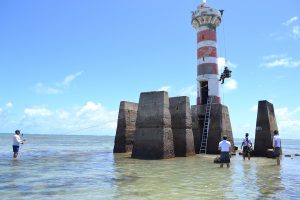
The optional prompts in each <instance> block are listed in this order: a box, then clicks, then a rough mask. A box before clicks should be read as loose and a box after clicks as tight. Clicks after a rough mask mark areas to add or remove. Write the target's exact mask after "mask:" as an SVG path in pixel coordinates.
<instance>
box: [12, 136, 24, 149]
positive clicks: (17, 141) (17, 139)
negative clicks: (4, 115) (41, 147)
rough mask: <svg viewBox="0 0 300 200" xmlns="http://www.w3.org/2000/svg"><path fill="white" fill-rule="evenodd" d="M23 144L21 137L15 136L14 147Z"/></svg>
mask: <svg viewBox="0 0 300 200" xmlns="http://www.w3.org/2000/svg"><path fill="white" fill-rule="evenodd" d="M21 142H22V140H21V137H20V136H19V135H17V134H15V135H14V137H13V145H14V146H19V144H20V143H21Z"/></svg>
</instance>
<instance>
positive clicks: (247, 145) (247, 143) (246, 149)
mask: <svg viewBox="0 0 300 200" xmlns="http://www.w3.org/2000/svg"><path fill="white" fill-rule="evenodd" d="M251 148H252V142H251V140H250V139H249V133H246V134H245V139H244V140H243V142H242V145H241V149H243V159H244V160H245V157H246V155H247V156H248V160H250V152H251Z"/></svg>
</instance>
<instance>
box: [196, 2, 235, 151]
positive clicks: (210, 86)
mask: <svg viewBox="0 0 300 200" xmlns="http://www.w3.org/2000/svg"><path fill="white" fill-rule="evenodd" d="M222 15H223V10H217V9H215V8H212V7H209V6H208V5H207V4H206V2H205V1H203V3H201V4H200V5H199V6H198V7H197V9H196V10H195V11H194V12H193V13H192V26H193V27H194V28H195V29H196V31H197V79H196V80H197V104H196V105H194V106H192V124H193V135H194V146H195V151H196V153H208V154H216V153H218V152H219V150H218V144H219V141H220V140H221V139H222V137H223V136H224V135H226V136H227V140H228V141H230V142H231V144H232V147H233V146H234V142H233V134H232V129H231V123H230V117H229V111H228V107H227V106H226V105H222V104H221V98H220V92H219V84H220V83H219V72H218V59H217V58H218V55H217V28H218V26H219V25H220V24H221V18H222ZM228 71H229V70H228ZM229 72H231V71H229ZM222 74H223V77H225V78H228V77H230V74H227V73H225V71H224V72H223V73H222ZM221 77H222V76H221ZM222 83H223V81H222ZM232 150H233V149H232Z"/></svg>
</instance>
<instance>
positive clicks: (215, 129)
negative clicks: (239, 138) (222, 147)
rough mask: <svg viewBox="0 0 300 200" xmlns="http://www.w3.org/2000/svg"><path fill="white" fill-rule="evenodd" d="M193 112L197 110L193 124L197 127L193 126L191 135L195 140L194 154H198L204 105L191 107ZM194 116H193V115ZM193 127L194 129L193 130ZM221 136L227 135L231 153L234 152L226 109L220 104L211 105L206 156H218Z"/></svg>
mask: <svg viewBox="0 0 300 200" xmlns="http://www.w3.org/2000/svg"><path fill="white" fill-rule="evenodd" d="M193 107H194V108H193V109H194V110H195V109H197V116H198V118H197V120H196V116H194V117H193V118H195V122H193V123H197V122H198V127H197V128H196V125H193V134H194V140H195V152H196V153H199V150H200V144H201V141H202V133H203V125H204V120H205V107H206V105H198V106H196V107H195V106H193ZM193 115H195V114H193ZM194 127H195V128H194ZM223 135H227V137H228V138H227V140H228V141H230V143H231V146H232V151H234V140H233V134H232V128H231V122H230V117H229V112H228V108H227V106H225V105H222V104H212V106H211V111H210V126H209V132H208V139H207V149H206V153H208V154H218V153H219V150H218V146H219V142H220V141H221V140H222V137H223Z"/></svg>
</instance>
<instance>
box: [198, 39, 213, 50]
mask: <svg viewBox="0 0 300 200" xmlns="http://www.w3.org/2000/svg"><path fill="white" fill-rule="evenodd" d="M207 46H208V47H217V42H216V41H213V40H204V41H201V42H198V49H199V48H201V47H207Z"/></svg>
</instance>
